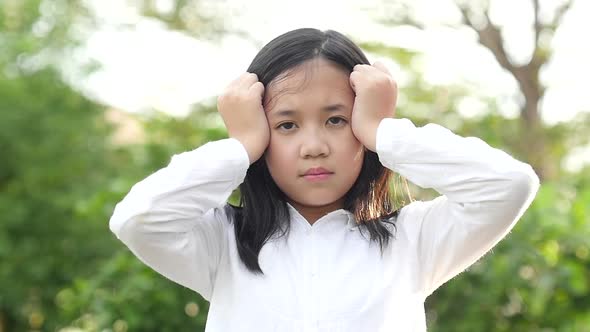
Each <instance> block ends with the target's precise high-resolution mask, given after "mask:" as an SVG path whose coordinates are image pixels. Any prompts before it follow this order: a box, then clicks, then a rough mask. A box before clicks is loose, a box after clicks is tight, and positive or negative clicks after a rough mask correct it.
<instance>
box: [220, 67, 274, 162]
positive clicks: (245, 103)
mask: <svg viewBox="0 0 590 332" xmlns="http://www.w3.org/2000/svg"><path fill="white" fill-rule="evenodd" d="M263 96H264V85H263V84H262V83H261V82H259V81H258V76H256V74H252V73H248V72H246V73H244V74H242V75H240V76H239V77H238V78H237V79H236V80H234V81H233V82H231V83H230V84H229V85H228V86H227V88H226V89H225V90H224V91H223V93H222V94H221V96H219V98H218V99H217V110H218V111H219V113H221V117H222V119H223V122H224V123H225V127H226V128H227V132H228V135H229V137H232V138H235V139H237V140H238V141H240V143H242V145H244V147H245V148H246V151H247V152H248V157H249V158H250V164H252V163H254V162H255V161H256V160H258V159H259V158H260V157H261V156H262V155H263V154H264V151H265V150H266V148H267V147H268V144H269V142H270V129H269V127H268V121H267V119H266V114H265V113H264V109H263V107H262V98H263Z"/></svg>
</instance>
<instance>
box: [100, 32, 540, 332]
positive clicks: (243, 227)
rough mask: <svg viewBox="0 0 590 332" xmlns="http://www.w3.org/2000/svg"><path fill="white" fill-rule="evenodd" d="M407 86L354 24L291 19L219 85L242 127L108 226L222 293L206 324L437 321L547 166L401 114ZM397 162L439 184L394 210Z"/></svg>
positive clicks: (145, 257)
mask: <svg viewBox="0 0 590 332" xmlns="http://www.w3.org/2000/svg"><path fill="white" fill-rule="evenodd" d="M396 96H397V87H396V84H395V82H394V80H393V78H392V77H391V75H390V74H389V72H388V71H387V70H386V69H385V68H384V67H383V65H381V64H378V63H376V64H374V65H370V64H369V62H368V60H367V58H366V57H365V56H364V55H363V53H362V51H361V50H360V49H359V48H358V47H357V46H356V45H355V44H354V43H353V42H351V41H350V40H349V39H347V38H346V37H345V36H343V35H342V34H340V33H337V32H335V31H326V32H322V31H318V30H315V29H299V30H295V31H291V32H288V33H286V34H283V35H281V36H279V37H278V38H276V39H274V40H272V41H271V42H270V43H268V44H267V45H266V46H264V48H263V49H262V50H261V51H260V52H259V53H258V55H257V56H256V57H255V58H254V60H253V62H252V64H251V65H250V68H248V72H247V73H244V74H243V75H241V76H240V77H239V78H238V79H236V80H235V81H234V82H232V83H231V84H230V85H229V87H228V88H227V89H226V90H225V92H224V93H223V94H222V95H221V96H220V97H219V100H218V109H219V112H220V113H221V116H222V118H223V120H224V122H225V125H226V127H227V131H228V133H229V138H227V139H222V140H219V141H215V142H209V143H207V144H205V145H203V146H201V147H199V148H197V149H195V150H193V151H189V152H184V153H181V154H178V155H175V156H173V157H172V160H171V162H170V164H169V165H168V166H167V167H165V168H163V169H161V170H159V171H157V172H156V173H154V174H152V175H150V176H149V177H147V178H146V179H144V180H143V181H141V182H139V183H137V184H136V185H135V186H133V188H132V189H131V191H130V192H129V194H128V195H127V196H126V197H125V198H124V199H123V200H122V201H121V202H120V203H119V204H117V206H116V208H115V211H114V214H113V216H112V218H111V220H110V228H111V230H112V231H113V232H114V233H115V234H116V235H117V237H118V238H119V239H121V240H122V241H123V242H124V243H125V244H126V245H127V246H128V247H129V248H130V249H131V250H132V251H133V253H134V254H135V255H137V257H138V258H139V259H141V260H142V261H143V262H144V263H145V264H147V265H149V266H150V267H152V268H153V269H154V270H156V271H158V272H159V273H161V274H162V275H164V276H166V277H167V278H169V279H171V280H173V281H175V282H177V283H179V284H181V285H184V286H186V287H188V288H190V289H192V290H194V291H196V292H198V293H199V294H201V295H202V296H203V297H204V298H205V299H207V300H208V301H210V304H211V305H210V309H209V314H208V315H209V316H208V320H207V327H206V331H208V332H229V331H257V332H260V331H281V332H288V331H351V332H353V331H354V332H358V331H371V332H374V331H404V332H410V331H425V330H426V323H425V315H424V300H425V299H426V297H427V296H428V295H430V294H431V293H432V292H433V291H434V290H435V289H437V288H438V287H439V286H441V285H442V284H443V283H445V282H446V281H448V280H449V279H451V278H452V277H454V276H455V275H457V274H458V273H460V272H461V271H463V270H465V269H466V268H467V267H468V266H470V265H471V264H473V263H474V262H475V261H477V260H478V259H479V258H480V257H481V256H482V255H484V254H485V253H486V252H487V251H488V250H490V249H491V248H492V247H493V246H494V245H495V244H496V243H498V241H500V240H501V239H502V238H503V237H504V236H505V235H506V234H507V233H508V232H509V230H510V229H511V228H512V227H513V226H514V224H515V223H516V221H517V220H518V219H519V218H520V217H521V216H522V214H523V213H524V211H525V210H526V208H527V207H528V206H529V204H530V203H531V201H532V199H533V197H534V195H535V193H536V191H537V189H538V186H539V179H538V178H537V176H536V175H535V173H534V172H533V170H532V169H531V167H530V166H529V165H527V164H524V163H522V162H520V161H517V160H515V159H513V158H512V157H511V156H509V155H508V154H506V153H504V152H503V151H500V150H497V149H494V148H492V147H490V146H488V145H487V144H486V143H485V142H483V141H482V140H480V139H478V138H473V137H470V138H463V137H460V136H457V135H455V134H453V133H452V132H451V131H449V130H447V129H445V128H443V127H441V126H438V125H435V124H429V125H427V126H424V127H421V128H417V127H415V126H414V125H413V124H412V122H411V121H409V120H408V119H396V118H394V117H393V115H394V107H395V104H396ZM392 171H393V172H396V173H399V174H400V175H402V176H404V177H406V178H407V179H409V180H410V181H412V182H413V183H415V184H417V185H419V186H421V187H424V188H434V189H435V190H437V191H438V192H439V193H441V194H442V195H441V196H439V197H438V198H436V199H434V200H432V201H428V202H421V201H416V202H412V203H410V204H409V205H406V206H404V207H403V208H401V209H398V210H396V209H394V207H393V206H392V203H391V202H390V199H389V192H388V188H389V180H390V178H391V176H392V174H393V173H392ZM238 186H239V189H240V192H241V201H240V204H239V207H236V206H231V205H228V204H227V203H226V200H227V199H228V197H229V196H230V194H231V193H232V191H233V190H234V189H236V188H237V187H238Z"/></svg>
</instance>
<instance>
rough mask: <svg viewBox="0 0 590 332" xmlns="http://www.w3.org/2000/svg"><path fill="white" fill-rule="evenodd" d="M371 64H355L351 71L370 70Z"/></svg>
mask: <svg viewBox="0 0 590 332" xmlns="http://www.w3.org/2000/svg"><path fill="white" fill-rule="evenodd" d="M370 68H371V66H370V65H365V64H358V65H355V66H354V67H352V71H353V72H355V71H367V70H370Z"/></svg>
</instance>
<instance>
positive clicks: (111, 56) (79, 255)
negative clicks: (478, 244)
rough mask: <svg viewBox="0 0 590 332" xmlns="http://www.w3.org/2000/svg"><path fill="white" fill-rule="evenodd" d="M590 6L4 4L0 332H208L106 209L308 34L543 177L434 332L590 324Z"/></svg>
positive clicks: (548, 1) (202, 138)
mask: <svg viewBox="0 0 590 332" xmlns="http://www.w3.org/2000/svg"><path fill="white" fill-rule="evenodd" d="M589 15H590V2H588V1H583V0H578V1H576V0H573V1H565V0H523V1H507V0H489V1H460V0H456V1H452V0H445V1H442V0H441V1H426V0H414V1H401V0H400V1H394V0H367V1H362V2H361V1H352V0H347V1H317V0H316V1H311V0H301V1H297V2H296V1H271V0H250V1H237V0H225V1H224V0H219V1H212V0H128V1H125V0H112V1H110V0H105V1H100V0H86V1H84V0H52V1H50V0H0V332H14V331H59V332H73V331H105V332H106V331H109V332H111V331H112V332H125V331H203V330H204V325H205V321H206V315H207V309H208V304H207V302H205V301H204V300H203V299H202V298H201V297H200V296H199V295H198V294H195V293H193V292H191V291H188V290H187V289H184V288H182V287H180V286H177V285H175V284H173V283H172V282H170V281H168V280H166V279H164V278H163V277H160V276H159V275H157V274H156V273H154V272H153V271H151V270H150V269H149V268H147V267H145V266H144V265H143V264H142V263H141V262H139V260H138V259H136V258H135V257H133V256H132V255H131V254H130V252H129V251H128V250H127V249H126V247H124V245H122V244H121V243H120V242H118V241H117V240H116V239H115V237H114V235H112V234H111V233H110V231H109V229H108V220H109V217H110V215H111V213H112V211H113V208H114V205H115V204H116V203H117V202H118V201H119V200H120V199H121V198H122V197H123V196H124V195H125V194H126V193H127V192H128V191H129V189H130V188H131V186H132V185H133V184H134V183H136V182H137V181H139V180H141V179H142V178H144V177H145V176H147V175H149V174H150V173H152V172H154V171H155V170H157V169H158V168H160V167H163V166H164V165H166V164H167V163H168V162H169V160H170V157H171V156H172V155H173V154H175V153H179V152H181V151H185V150H190V149H194V148H196V147H198V146H199V145H201V144H203V143H204V142H206V141H209V140H216V139H220V138H224V137H226V132H225V129H224V127H223V122H222V121H221V118H220V117H219V115H218V114H217V112H216V110H215V102H216V95H217V94H218V93H220V92H221V90H222V89H223V88H224V86H225V85H227V84H228V83H229V82H230V81H231V80H232V79H233V78H234V77H237V76H238V75H239V74H240V73H242V72H243V71H245V70H246V68H247V66H248V64H249V63H250V61H251V60H252V58H253V57H254V55H255V54H256V52H257V50H258V49H260V47H262V46H263V45H264V44H265V43H267V42H268V41H270V40H271V39H272V38H274V37H276V36H278V35H279V34H281V33H284V32H286V31H288V30H291V29H294V28H299V27H315V28H319V29H335V30H338V31H340V32H342V33H344V34H346V35H348V36H349V37H350V38H352V39H353V40H354V41H355V42H357V43H358V44H359V45H361V46H362V48H363V49H364V50H365V51H366V52H367V54H368V56H369V59H370V60H371V61H375V60H380V61H382V62H384V63H386V64H387V65H388V66H389V68H390V69H391V71H392V73H393V75H394V76H395V78H396V80H397V81H398V83H399V86H400V97H399V106H398V110H397V116H398V117H407V118H410V119H411V120H412V121H414V122H415V123H416V124H418V125H423V124H426V123H429V122H434V123H438V124H441V125H444V126H446V127H448V128H449V129H452V130H453V131H455V132H457V133H459V134H461V135H463V136H477V137H480V138H482V139H484V140H485V141H487V142H488V143H489V144H490V145H492V146H494V147H498V148H501V149H503V150H505V151H507V152H509V153H510V154H512V155H514V156H515V157H517V158H519V159H521V160H524V161H526V162H528V163H530V164H531V165H533V166H534V168H535V170H536V171H537V173H538V174H539V176H540V177H541V179H542V187H541V189H540V191H539V193H538V195H537V197H536V200H535V201H534V202H533V205H532V206H531V208H530V209H529V210H528V211H527V212H526V214H525V215H524V217H523V218H522V219H521V221H520V222H519V223H518V224H517V226H516V228H515V229H514V230H513V231H512V233H511V234H510V235H509V236H508V237H507V238H506V239H505V240H504V241H502V242H501V243H500V244H499V245H498V246H497V247H496V248H495V249H494V250H493V252H492V253H491V254H488V255H487V256H486V257H484V258H483V259H482V260H481V261H480V262H478V263H476V264H475V265H474V266H473V267H471V268H470V269H469V270H468V271H467V272H465V273H463V274H461V275H460V276H459V277H457V278H455V279H453V280H452V281H450V282H449V283H447V284H446V285H444V286H443V287H442V288H440V289H439V290H438V291H436V292H435V293H434V294H433V295H432V296H431V297H430V298H429V299H428V301H427V304H426V310H427V317H428V324H429V327H430V329H429V331H433V332H450V331H453V332H460V331H539V332H540V331H543V332H552V331H566V332H569V331H571V332H584V331H590V290H589V287H590V242H589V240H588V239H590V223H589V221H590V186H589V184H590V166H589V164H590V112H589V111H590V94H589V93H588V83H587V82H588V77H589V76H590V61H588V59H590V44H589V43H588V38H587V35H588V33H589V32H590V20H588V17H589ZM397 185H398V187H399V183H397ZM410 189H411V193H412V196H414V198H417V199H429V198H431V197H432V196H433V195H434V193H433V192H429V191H423V190H420V189H419V188H417V187H415V186H411V188H410ZM397 192H400V190H397ZM233 199H235V196H234V198H233Z"/></svg>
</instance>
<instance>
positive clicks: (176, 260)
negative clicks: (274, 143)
mask: <svg viewBox="0 0 590 332" xmlns="http://www.w3.org/2000/svg"><path fill="white" fill-rule="evenodd" d="M248 166H249V158H248V153H247V151H246V150H245V148H244V146H243V145H242V144H241V143H240V142H239V141H238V140H236V139H233V138H229V139H224V140H220V141H215V142H209V143H207V144H205V145H203V146H201V147H199V148H197V149H195V150H193V151H189V152H184V153H181V154H178V155H175V156H173V157H172V160H171V162H170V163H169V165H168V166H167V167H165V168H163V169H160V170H159V171H157V172H155V173H154V174H152V175H150V176H148V177H147V178H146V179H144V180H142V181H141V182H139V183H137V184H135V185H134V186H133V188H132V189H131V191H130V192H129V193H128V194H127V196H125V198H124V199H123V200H122V201H121V202H120V203H118V204H117V205H116V207H115V210H114V213H113V215H112V217H111V219H110V223H109V226H110V229H111V230H112V231H113V232H114V233H115V234H116V236H117V237H118V238H119V239H120V240H121V241H123V242H124V243H125V244H126V245H127V246H128V247H129V249H131V251H132V252H133V253H134V254H135V255H136V256H137V257H138V258H139V259H141V260H142V261H143V262H144V263H145V264H147V265H148V266H150V267H151V268H153V269H154V270H156V271H157V272H159V273H160V274H162V275H164V276H165V277H167V278H169V279H171V280H173V281H175V282H177V283H179V284H181V285H183V286H185V287H188V288H190V289H192V290H194V291H196V292H198V293H199V294H201V295H202V296H203V297H204V298H205V299H209V297H210V294H211V288H212V287H211V286H212V282H213V280H214V276H215V273H216V271H217V263H218V262H219V259H220V255H221V252H222V248H223V246H224V245H225V235H226V231H225V228H226V227H227V225H228V223H227V222H226V220H225V216H224V215H223V212H222V210H223V209H215V210H213V208H215V207H219V206H222V205H223V204H224V203H225V202H226V200H227V199H228V197H229V195H230V194H231V193H232V191H233V190H234V189H235V188H236V187H237V186H238V185H239V184H240V183H241V182H242V181H243V179H244V177H245V175H246V171H247V169H248Z"/></svg>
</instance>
